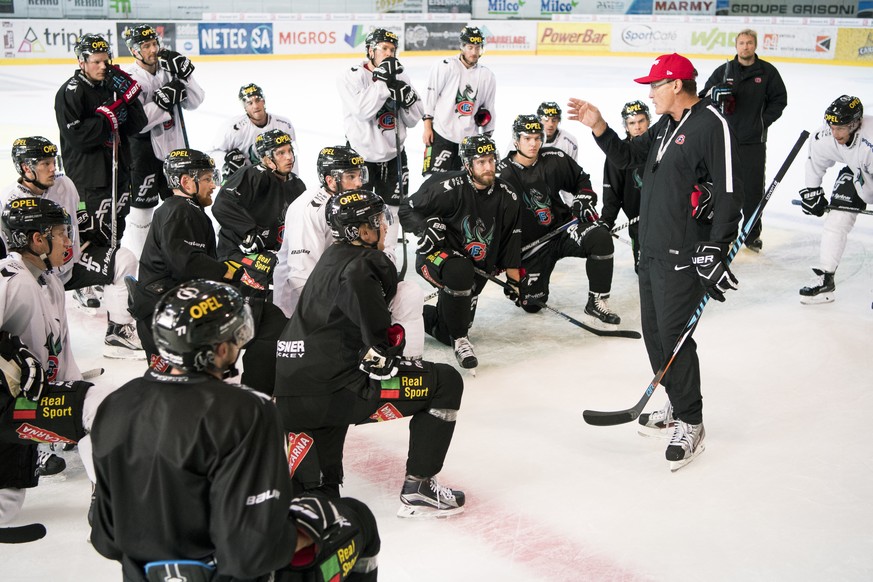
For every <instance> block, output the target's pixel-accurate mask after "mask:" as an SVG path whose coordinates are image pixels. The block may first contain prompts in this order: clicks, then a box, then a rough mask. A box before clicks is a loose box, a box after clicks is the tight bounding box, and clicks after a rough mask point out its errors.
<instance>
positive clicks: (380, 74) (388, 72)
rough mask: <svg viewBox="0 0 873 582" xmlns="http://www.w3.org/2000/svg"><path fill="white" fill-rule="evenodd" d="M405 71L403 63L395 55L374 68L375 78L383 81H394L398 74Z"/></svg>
mask: <svg viewBox="0 0 873 582" xmlns="http://www.w3.org/2000/svg"><path fill="white" fill-rule="evenodd" d="M402 72H403V65H401V64H400V61H398V60H397V59H395V58H394V57H388V58H386V59H385V60H384V61H382V62H381V63H379V66H378V67H376V68H374V69H373V80H374V81H382V82H383V83H389V84H390V83H393V82H394V81H395V80H396V79H397V75H399V74H400V73H402Z"/></svg>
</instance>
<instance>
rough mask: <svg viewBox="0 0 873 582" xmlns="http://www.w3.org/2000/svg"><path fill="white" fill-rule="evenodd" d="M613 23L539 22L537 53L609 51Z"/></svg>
mask: <svg viewBox="0 0 873 582" xmlns="http://www.w3.org/2000/svg"><path fill="white" fill-rule="evenodd" d="M611 36H612V25H611V24H609V23H604V22H539V23H537V53H540V54H554V53H565V54H572V53H593V52H603V53H607V52H609V50H610V45H611V43H612V40H611V38H610V37H611Z"/></svg>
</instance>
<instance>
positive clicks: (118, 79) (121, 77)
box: [106, 65, 142, 104]
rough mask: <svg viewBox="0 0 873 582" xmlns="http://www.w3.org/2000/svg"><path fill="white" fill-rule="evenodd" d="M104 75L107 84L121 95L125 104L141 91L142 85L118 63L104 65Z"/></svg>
mask: <svg viewBox="0 0 873 582" xmlns="http://www.w3.org/2000/svg"><path fill="white" fill-rule="evenodd" d="M106 76H107V79H108V80H109V84H110V85H111V86H112V89H113V90H114V91H115V93H116V94H120V95H121V100H122V101H124V103H125V104H127V103H130V102H131V101H133V100H134V99H136V97H137V95H139V94H140V93H142V87H140V86H139V83H137V82H136V81H134V80H133V78H132V77H131V76H130V75H128V74H127V73H125V72H124V70H122V68H121V67H119V66H118V65H109V66H108V67H106Z"/></svg>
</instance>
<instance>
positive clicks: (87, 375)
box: [82, 368, 105, 380]
mask: <svg viewBox="0 0 873 582" xmlns="http://www.w3.org/2000/svg"><path fill="white" fill-rule="evenodd" d="M104 371H105V370H104V369H103V368H94V369H92V370H85V371H84V372H82V380H93V379H94V378H98V377H100V376H102V375H103V372H104Z"/></svg>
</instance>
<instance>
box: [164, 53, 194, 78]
mask: <svg viewBox="0 0 873 582" xmlns="http://www.w3.org/2000/svg"><path fill="white" fill-rule="evenodd" d="M158 63H159V64H160V65H161V68H162V69H164V70H165V71H169V72H170V73H172V74H174V75H176V76H178V77H181V78H183V79H187V78H188V77H190V76H191V73H193V72H194V64H193V63H192V62H191V59H189V58H188V57H186V56H185V55H182V54H179V53H177V52H176V51H171V50H167V49H164V50H162V51H161V52H159V53H158Z"/></svg>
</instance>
